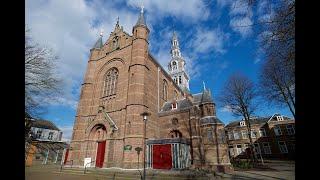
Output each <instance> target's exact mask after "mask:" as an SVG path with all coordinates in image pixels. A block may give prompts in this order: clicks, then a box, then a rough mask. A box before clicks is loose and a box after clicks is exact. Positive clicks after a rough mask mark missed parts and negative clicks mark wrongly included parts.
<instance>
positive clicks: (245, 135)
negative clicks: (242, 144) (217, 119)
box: [241, 131, 248, 139]
mask: <svg viewBox="0 0 320 180" xmlns="http://www.w3.org/2000/svg"><path fill="white" fill-rule="evenodd" d="M241 136H242V139H248V131H241Z"/></svg>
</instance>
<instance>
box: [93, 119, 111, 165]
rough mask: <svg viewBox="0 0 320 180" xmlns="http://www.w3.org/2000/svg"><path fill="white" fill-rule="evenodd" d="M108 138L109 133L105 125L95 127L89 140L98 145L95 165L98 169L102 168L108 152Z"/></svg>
mask: <svg viewBox="0 0 320 180" xmlns="http://www.w3.org/2000/svg"><path fill="white" fill-rule="evenodd" d="M106 137H107V131H106V127H105V126H104V125H103V124H97V125H95V126H94V127H93V128H92V129H91V132H90V135H89V139H90V140H92V141H95V142H96V143H97V146H96V147H97V148H96V158H95V165H96V167H99V168H102V167H103V162H104V156H105V150H106Z"/></svg>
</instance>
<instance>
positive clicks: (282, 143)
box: [278, 141, 288, 153]
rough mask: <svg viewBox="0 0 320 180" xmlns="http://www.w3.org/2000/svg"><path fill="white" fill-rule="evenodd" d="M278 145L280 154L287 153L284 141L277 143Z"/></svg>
mask: <svg viewBox="0 0 320 180" xmlns="http://www.w3.org/2000/svg"><path fill="white" fill-rule="evenodd" d="M278 144H279V149H280V152H281V153H288V149H287V145H286V143H285V142H284V141H279V142H278Z"/></svg>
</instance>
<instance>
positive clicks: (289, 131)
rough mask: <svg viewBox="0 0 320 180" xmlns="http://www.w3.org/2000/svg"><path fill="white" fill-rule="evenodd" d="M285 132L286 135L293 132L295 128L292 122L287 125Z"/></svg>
mask: <svg viewBox="0 0 320 180" xmlns="http://www.w3.org/2000/svg"><path fill="white" fill-rule="evenodd" d="M287 132H288V135H293V134H294V133H295V130H294V127H293V125H292V124H288V125H287Z"/></svg>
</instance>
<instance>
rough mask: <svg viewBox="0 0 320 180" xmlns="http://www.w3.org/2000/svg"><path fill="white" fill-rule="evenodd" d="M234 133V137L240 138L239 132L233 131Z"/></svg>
mask: <svg viewBox="0 0 320 180" xmlns="http://www.w3.org/2000/svg"><path fill="white" fill-rule="evenodd" d="M233 134H234V139H240V136H239V132H236V131H235V132H233Z"/></svg>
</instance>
